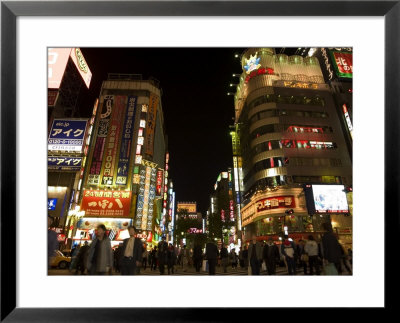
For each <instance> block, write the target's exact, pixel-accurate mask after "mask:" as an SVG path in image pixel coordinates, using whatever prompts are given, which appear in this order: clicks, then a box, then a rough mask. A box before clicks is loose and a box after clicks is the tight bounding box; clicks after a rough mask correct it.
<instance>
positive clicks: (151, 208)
mask: <svg viewBox="0 0 400 323" xmlns="http://www.w3.org/2000/svg"><path fill="white" fill-rule="evenodd" d="M165 153H166V143H165V133H164V120H163V110H162V105H161V90H160V87H159V84H158V81H156V80H154V79H150V80H143V79H142V76H141V75H137V74H134V75H132V74H109V75H108V79H107V80H106V81H103V84H102V88H101V93H100V98H99V108H98V109H97V113H96V118H95V127H94V131H93V140H92V145H91V147H90V151H89V155H88V157H89V158H88V165H87V168H86V171H85V174H84V178H83V185H82V189H81V193H80V198H79V200H80V210H82V211H85V217H84V218H83V219H81V221H80V222H79V223H78V229H80V230H81V232H83V234H82V235H84V236H85V237H86V236H88V235H89V234H93V229H94V228H95V224H96V223H97V222H99V221H102V219H111V220H108V222H107V223H108V225H109V227H108V229H110V230H111V232H110V233H111V234H112V236H111V238H112V239H111V240H112V244H113V245H116V244H118V243H119V242H120V241H121V240H122V239H123V238H124V237H126V234H127V227H128V226H129V225H130V224H133V225H135V226H136V228H137V230H138V232H139V235H140V237H141V238H142V239H143V240H145V241H147V242H148V243H153V241H154V243H156V242H157V241H158V239H159V235H160V232H159V228H157V225H156V224H157V223H159V222H160V219H161V212H162V208H161V206H162V202H161V201H162V200H161V198H162V196H163V195H164V194H163V193H164V186H163V185H160V184H161V183H162V181H163V177H164V170H165ZM160 182H161V183H160ZM76 238H78V237H76Z"/></svg>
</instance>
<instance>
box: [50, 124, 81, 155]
mask: <svg viewBox="0 0 400 323" xmlns="http://www.w3.org/2000/svg"><path fill="white" fill-rule="evenodd" d="M86 126H87V120H74V119H54V120H53V124H52V127H51V130H50V134H49V140H48V149H49V150H61V151H81V150H82V146H83V140H84V137H85V131H86Z"/></svg>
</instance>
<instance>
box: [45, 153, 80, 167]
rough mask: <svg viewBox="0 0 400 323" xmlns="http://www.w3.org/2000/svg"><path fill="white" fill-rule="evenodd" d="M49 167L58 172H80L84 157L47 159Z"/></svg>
mask: <svg viewBox="0 0 400 323" xmlns="http://www.w3.org/2000/svg"><path fill="white" fill-rule="evenodd" d="M47 166H48V169H56V170H80V169H81V166H82V157H62V156H57V157H47Z"/></svg>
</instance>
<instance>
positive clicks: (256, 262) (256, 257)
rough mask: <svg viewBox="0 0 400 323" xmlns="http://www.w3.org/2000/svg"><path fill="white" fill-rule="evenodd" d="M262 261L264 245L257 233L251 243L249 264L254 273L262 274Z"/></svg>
mask: <svg viewBox="0 0 400 323" xmlns="http://www.w3.org/2000/svg"><path fill="white" fill-rule="evenodd" d="M261 261H262V247H261V244H260V242H259V241H257V238H256V236H255V235H253V237H252V242H251V243H250V245H249V265H250V267H251V274H252V275H259V274H260V262H261Z"/></svg>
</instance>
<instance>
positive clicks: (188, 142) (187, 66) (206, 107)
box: [78, 48, 244, 215]
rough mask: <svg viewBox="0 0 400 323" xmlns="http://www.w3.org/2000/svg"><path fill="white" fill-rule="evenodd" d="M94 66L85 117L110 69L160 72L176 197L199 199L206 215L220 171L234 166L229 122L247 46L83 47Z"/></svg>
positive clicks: (83, 102) (83, 94) (84, 97)
mask: <svg viewBox="0 0 400 323" xmlns="http://www.w3.org/2000/svg"><path fill="white" fill-rule="evenodd" d="M81 50H82V53H83V55H84V57H85V59H86V61H87V63H88V65H89V68H90V70H91V71H92V74H93V78H92V81H91V84H90V89H89V90H87V89H86V88H85V87H84V86H82V87H81V91H80V98H79V101H78V102H79V107H80V117H89V116H90V115H91V112H92V109H93V104H94V101H95V99H96V97H98V96H99V94H100V88H101V84H102V82H103V81H104V80H106V79H107V74H108V73H121V74H122V73H123V74H142V75H143V79H148V78H149V77H154V78H156V79H157V80H159V81H160V87H161V88H162V93H163V95H162V97H161V102H162V108H163V112H164V122H165V124H164V126H165V131H166V135H167V136H168V150H169V153H170V178H172V180H173V182H174V190H175V191H176V201H196V202H197V205H198V211H199V212H202V213H203V214H204V215H205V212H206V210H207V209H208V206H209V195H210V193H211V192H212V191H213V187H214V184H215V182H216V180H217V177H218V174H219V173H220V172H222V171H226V170H227V168H228V167H232V141H231V137H230V135H229V125H232V124H233V123H234V120H233V118H234V103H233V96H228V95H227V92H233V91H234V90H233V89H234V88H233V87H230V86H229V84H230V83H238V79H237V78H234V77H232V74H234V73H237V74H240V73H241V65H240V58H235V54H236V53H237V54H241V53H242V52H243V50H244V49H242V48H81Z"/></svg>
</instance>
